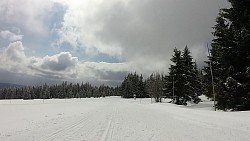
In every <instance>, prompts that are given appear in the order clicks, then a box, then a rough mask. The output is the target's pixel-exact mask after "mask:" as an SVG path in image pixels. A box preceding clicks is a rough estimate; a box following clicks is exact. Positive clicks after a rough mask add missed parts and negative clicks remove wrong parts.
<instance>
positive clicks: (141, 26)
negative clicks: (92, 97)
mask: <svg viewBox="0 0 250 141" xmlns="http://www.w3.org/2000/svg"><path fill="white" fill-rule="evenodd" d="M228 6H229V4H228V2H227V0H188V1H187V0H185V1H183V0H108V1H107V0H106V1H105V0H1V1H0V82H3V83H15V84H21V85H40V84H43V83H47V84H55V83H61V82H62V81H69V82H82V81H83V82H90V83H93V84H94V85H100V84H106V85H112V86H115V85H118V84H120V83H121V81H122V80H123V79H124V77H125V76H126V75H127V73H129V72H137V73H138V74H141V73H142V74H143V75H144V76H145V77H147V76H148V75H150V74H151V73H153V72H159V73H163V74H167V73H168V68H169V66H170V64H171V61H170V59H171V57H172V54H173V49H174V48H175V47H176V48H177V49H180V50H182V49H183V48H184V47H185V46H186V45H187V46H188V47H189V49H190V51H191V55H192V56H193V57H194V60H195V61H196V62H197V64H198V67H200V68H202V66H204V61H205V60H206V59H207V48H206V45H207V43H211V40H212V39H213V36H212V32H213V29H212V27H213V26H214V25H215V19H216V16H217V15H218V12H219V9H220V8H224V7H228Z"/></svg>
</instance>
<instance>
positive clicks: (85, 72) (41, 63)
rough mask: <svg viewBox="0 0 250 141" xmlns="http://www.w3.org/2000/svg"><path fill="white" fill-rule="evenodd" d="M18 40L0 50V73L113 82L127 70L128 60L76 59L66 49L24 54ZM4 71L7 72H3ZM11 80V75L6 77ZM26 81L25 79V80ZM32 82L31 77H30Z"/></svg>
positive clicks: (45, 79) (35, 78) (57, 79)
mask: <svg viewBox="0 0 250 141" xmlns="http://www.w3.org/2000/svg"><path fill="white" fill-rule="evenodd" d="M24 48H25V47H24V46H23V44H22V42H21V41H16V42H12V43H10V44H9V45H8V47H6V48H4V49H2V50H1V51H0V60H1V61H0V70H1V73H0V78H6V77H5V76H1V74H8V76H9V75H10V74H15V76H18V77H22V76H25V77H24V78H29V80H30V79H31V78H34V80H38V79H39V78H40V79H41V80H43V81H41V80H39V81H37V82H43V83H45V82H46V81H49V82H48V83H50V82H58V81H73V82H81V81H85V82H87V81H91V82H93V83H95V84H102V83H108V84H112V85H115V84H116V85H117V83H118V82H121V80H122V79H123V77H124V75H125V74H126V73H127V72H128V68H129V67H128V64H124V63H106V62H86V61H79V60H78V58H77V57H74V56H73V55H72V54H71V53H69V52H60V53H58V54H54V55H51V56H48V55H47V56H44V57H35V56H32V57H28V56H26V54H25V49H24ZM7 72H8V73H7ZM10 80H13V79H10ZM25 81H26V80H25ZM32 82H33V81H32Z"/></svg>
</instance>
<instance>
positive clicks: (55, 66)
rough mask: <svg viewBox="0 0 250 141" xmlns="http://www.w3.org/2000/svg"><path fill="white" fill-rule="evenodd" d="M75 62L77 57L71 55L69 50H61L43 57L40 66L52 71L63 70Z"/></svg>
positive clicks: (73, 65) (71, 66) (72, 65)
mask: <svg viewBox="0 0 250 141" xmlns="http://www.w3.org/2000/svg"><path fill="white" fill-rule="evenodd" d="M77 62H78V59H77V58H76V57H72V55H71V54H70V53H69V52H61V53H59V54H56V55H54V56H51V57H49V56H46V57H44V58H43V62H42V65H41V67H42V68H44V69H50V70H52V71H65V70H68V69H71V68H73V67H75V65H76V63H77Z"/></svg>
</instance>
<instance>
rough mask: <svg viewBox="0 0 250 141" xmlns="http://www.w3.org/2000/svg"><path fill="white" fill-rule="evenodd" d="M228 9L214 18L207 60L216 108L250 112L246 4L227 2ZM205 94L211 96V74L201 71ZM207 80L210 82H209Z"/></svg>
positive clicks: (236, 0) (243, 0)
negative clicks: (203, 74) (212, 76)
mask: <svg viewBox="0 0 250 141" xmlns="http://www.w3.org/2000/svg"><path fill="white" fill-rule="evenodd" d="M229 2H230V3H231V6H232V7H231V8H228V9H222V10H221V11H220V13H219V15H218V17H217V20H216V22H217V24H216V25H215V27H214V29H215V32H214V36H215V38H214V40H213V42H212V44H211V46H212V50H211V57H210V58H209V61H211V62H212V68H213V73H214V78H215V79H214V85H215V92H216V98H217V99H215V100H217V107H218V108H219V109H223V110H228V109H231V110H247V109H250V89H249V81H250V78H249V75H248V74H249V67H250V49H249V44H250V22H249V21H250V8H249V7H250V1H249V0H240V1H239V0H229ZM204 71H205V76H204V82H205V84H206V87H205V92H206V94H207V95H208V96H210V93H211V79H210V78H211V75H210V73H209V69H208V66H207V67H205V68H204ZM209 81H210V82H209Z"/></svg>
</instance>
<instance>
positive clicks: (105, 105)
mask: <svg viewBox="0 0 250 141" xmlns="http://www.w3.org/2000/svg"><path fill="white" fill-rule="evenodd" d="M210 103H211V102H210ZM210 103H209V102H207V103H206V102H204V103H201V104H199V105H197V106H188V107H184V106H176V105H172V104H169V103H160V104H158V103H153V104H151V103H150V99H142V100H141V99H137V100H133V99H121V98H119V97H106V98H100V99H99V98H97V99H94V98H90V99H66V100H64V99H60V100H59V99H49V100H45V101H44V103H43V100H12V101H11V104H10V100H1V101H0V113H1V115H0V140H1V141H17V140H18V141H24V140H27V141H30V140H36V141H52V140H55V141H62V140H64V141H74V140H75V141H90V140H91V141H107V140H109V141H110V140H113V141H123V140H125V141H138V140H139V141H150V140H151V141H158V140H159V141H161V140H162V141H183V140H185V141H210V140H213V141H249V139H250V112H222V111H217V112H215V111H212V110H211V109H212V107H209V108H208V107H206V106H208V105H210V106H211V104H210Z"/></svg>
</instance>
